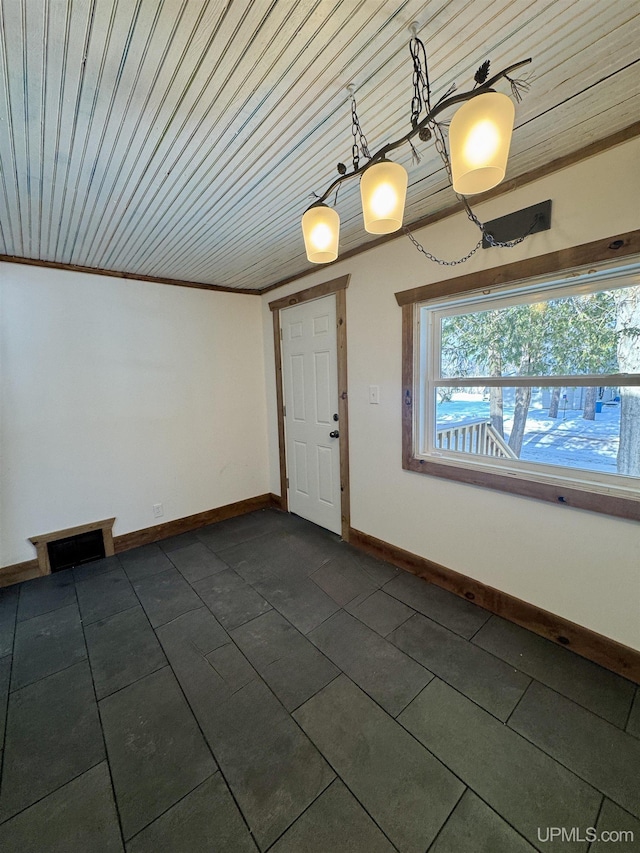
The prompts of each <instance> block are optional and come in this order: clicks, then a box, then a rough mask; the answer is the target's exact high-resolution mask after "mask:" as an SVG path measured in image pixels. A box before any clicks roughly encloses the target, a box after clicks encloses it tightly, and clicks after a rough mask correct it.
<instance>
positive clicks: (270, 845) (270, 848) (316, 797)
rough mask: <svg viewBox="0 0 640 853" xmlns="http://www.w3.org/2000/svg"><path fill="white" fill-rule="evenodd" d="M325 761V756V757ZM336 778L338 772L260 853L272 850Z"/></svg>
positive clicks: (337, 777)
mask: <svg viewBox="0 0 640 853" xmlns="http://www.w3.org/2000/svg"><path fill="white" fill-rule="evenodd" d="M309 739H310V738H309ZM310 740H311V739H310ZM314 746H315V744H314ZM316 749H318V747H317V746H316ZM318 752H320V750H318ZM320 755H322V753H321V752H320ZM323 758H324V756H323ZM325 761H326V758H325ZM327 764H329V762H328V761H327ZM329 767H331V765H330V764H329ZM331 769H332V770H333V768H331ZM334 773H335V771H334ZM338 779H340V777H339V776H338V774H337V773H336V775H335V777H334V778H333V779H332V780H331V781H330V782H327V784H326V785H325V786H324V788H323V789H322V790H321V791H319V792H318V794H317V795H316V796H315V797H314V798H313V800H311V802H310V803H309V804H308V805H307V806H305V808H304V809H303V810H302V811H301V812H300V814H299V815H298V816H297V817H296V818H295V819H294V820H293V821H291V823H290V824H289V826H287V828H286V829H284V830H283V831H282V832H281V833H280V835H279V836H278V837H277V838H276V839H275V840H274V841H273V842H272V843H271V844H269V846H268V847H265V848H264V850H263V851H262V853H269V850H272V849H273V848H274V847H275V845H276V844H277V843H278V841H280V839H281V838H282V837H283V835H286V834H287V832H289V830H290V829H293V827H294V826H295V825H296V823H297V822H298V821H299V820H300V818H301V817H302V816H303V815H304V814H306V813H307V812H308V811H309V809H310V808H311V806H313V805H314V803H316V802H317V801H318V800H319V799H320V797H321V796H322V795H323V794H325V793H326V792H327V791H328V790H329V788H330V787H331V786H332V785H334V784H335V783H336V781H337V780H338ZM340 781H342V780H340ZM256 843H257V842H256ZM258 849H261V848H260V845H258Z"/></svg>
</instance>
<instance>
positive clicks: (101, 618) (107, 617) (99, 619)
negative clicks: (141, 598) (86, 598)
mask: <svg viewBox="0 0 640 853" xmlns="http://www.w3.org/2000/svg"><path fill="white" fill-rule="evenodd" d="M131 588H132V589H133V586H132V587H131ZM134 592H135V590H134ZM139 606H140V607H142V605H139ZM134 607H138V605H137V604H132V605H131V606H129V607H124V608H123V609H122V610H116V612H115V613H110V614H109V615H108V616H100V617H99V618H98V619H94V620H93V621H92V622H85V621H84V620H83V618H82V611H80V624H81V625H82V627H83V628H85V627H87V626H89V625H95V624H96V623H97V622H104V621H105V619H111V617H112V616H117V615H118V614H119V613H125V612H126V611H127V610H133V608H134Z"/></svg>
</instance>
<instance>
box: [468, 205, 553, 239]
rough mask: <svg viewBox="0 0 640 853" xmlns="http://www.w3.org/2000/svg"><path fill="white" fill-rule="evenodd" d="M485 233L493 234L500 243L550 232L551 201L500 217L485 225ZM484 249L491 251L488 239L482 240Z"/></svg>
mask: <svg viewBox="0 0 640 853" xmlns="http://www.w3.org/2000/svg"><path fill="white" fill-rule="evenodd" d="M484 228H485V232H486V233H487V234H491V236H492V237H493V239H494V240H497V241H498V243H507V242H509V240H517V239H518V237H522V236H524V235H525V234H527V235H528V234H535V233H536V232H537V231H548V230H549V229H550V228H551V199H547V201H541V202H540V203H539V204H533V205H531V207H523V208H522V210H516V211H515V213H508V214H507V215H506V216H499V217H498V218H497V219H492V220H491V222H485V223H484ZM482 248H483V249H490V248H491V243H490V242H489V241H488V240H487V238H486V237H483V238H482Z"/></svg>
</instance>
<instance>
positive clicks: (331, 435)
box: [329, 429, 340, 438]
mask: <svg viewBox="0 0 640 853" xmlns="http://www.w3.org/2000/svg"><path fill="white" fill-rule="evenodd" d="M329 438H340V433H339V432H338V430H337V429H334V430H331V432H330V433H329Z"/></svg>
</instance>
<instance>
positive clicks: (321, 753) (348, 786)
mask: <svg viewBox="0 0 640 853" xmlns="http://www.w3.org/2000/svg"><path fill="white" fill-rule="evenodd" d="M343 674H344V673H343ZM344 677H345V678H349V676H348V675H346V674H345V675H344ZM334 681H335V679H334ZM349 681H351V679H349ZM352 683H353V684H354V685H355V687H356V688H357V689H358V690H360V688H359V687H358V685H357V684H355V682H352ZM325 686H326V685H325ZM323 689H324V688H323ZM318 692H320V691H318ZM363 692H364V691H363ZM307 701H309V700H307ZM304 704H305V703H303V705H304ZM300 707H302V705H301V706H300ZM384 713H385V714H386V713H387V712H386V711H385V712H384ZM387 716H390V715H387ZM292 719H294V721H295V722H296V723H297V725H298V726H299V727H300V729H301V731H302V732H304V735H305V737H307V738H308V739H309V741H310V742H311V743H312V744H313V746H314V748H315V749H317V750H318V753H319V754H320V755H321V756H322V758H323V759H324V761H326V762H327V764H328V766H329V767H330V768H331V770H332V771H333V772H334V773H335V779H332V780H331V782H330V783H329V785H327V787H326V788H325V791H326V790H327V788H328V787H329V786H330V785H333V783H334V782H335V781H336V779H339V780H340V781H341V782H342V784H343V785H344V786H345V788H346V789H347V790H348V791H349V793H350V794H351V796H352V797H353V798H354V799H355V800H356V802H357V803H358V804H359V805H360V807H361V808H362V809H363V810H364V811H365V813H366V814H367V815H368V816H369V817H370V818H371V820H372V821H373V823H374V824H375V825H376V826H377V828H378V829H379V830H380V832H381V833H382V834H383V835H384V837H385V838H386V839H387V841H388V842H389V843H390V844H391V846H392V847H393V849H394V850H398V847H397V845H396V844H394V842H393V841H392V840H391V838H389V836H388V835H387V833H386V832H385V831H384V829H383V828H382V827H381V826H380V824H379V823H378V821H377V820H376V819H375V817H374V816H373V815H372V814H371V812H370V811H369V810H368V809H367V807H366V806H365V805H364V803H363V802H362V801H361V800H360V798H359V797H358V795H357V794H356V793H355V791H354V790H353V789H352V788H351V787H350V785H349V783H348V782H347V781H346V779H344V778H343V777H342V776H341V775H340V773H339V772H338V770H337V769H336V768H335V767H334V766H333V764H332V763H331V761H330V760H329V759H328V758H327V756H326V755H325V754H324V752H323V751H322V750H321V749H320V747H319V746H318V744H317V743H316V742H315V740H314V739H313V738H312V737H311V735H310V734H307V732H305V730H304V729H303V728H302V726H300V724H299V723H298V721H297V720H295V718H294V717H292ZM390 719H392V720H393V717H390ZM440 763H442V762H440ZM316 799H317V798H316ZM305 811H306V810H305ZM297 819H298V818H296V820H297ZM293 823H295V821H294V822H293ZM291 826H293V824H291V825H290V826H289V827H288V829H290V828H291Z"/></svg>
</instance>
